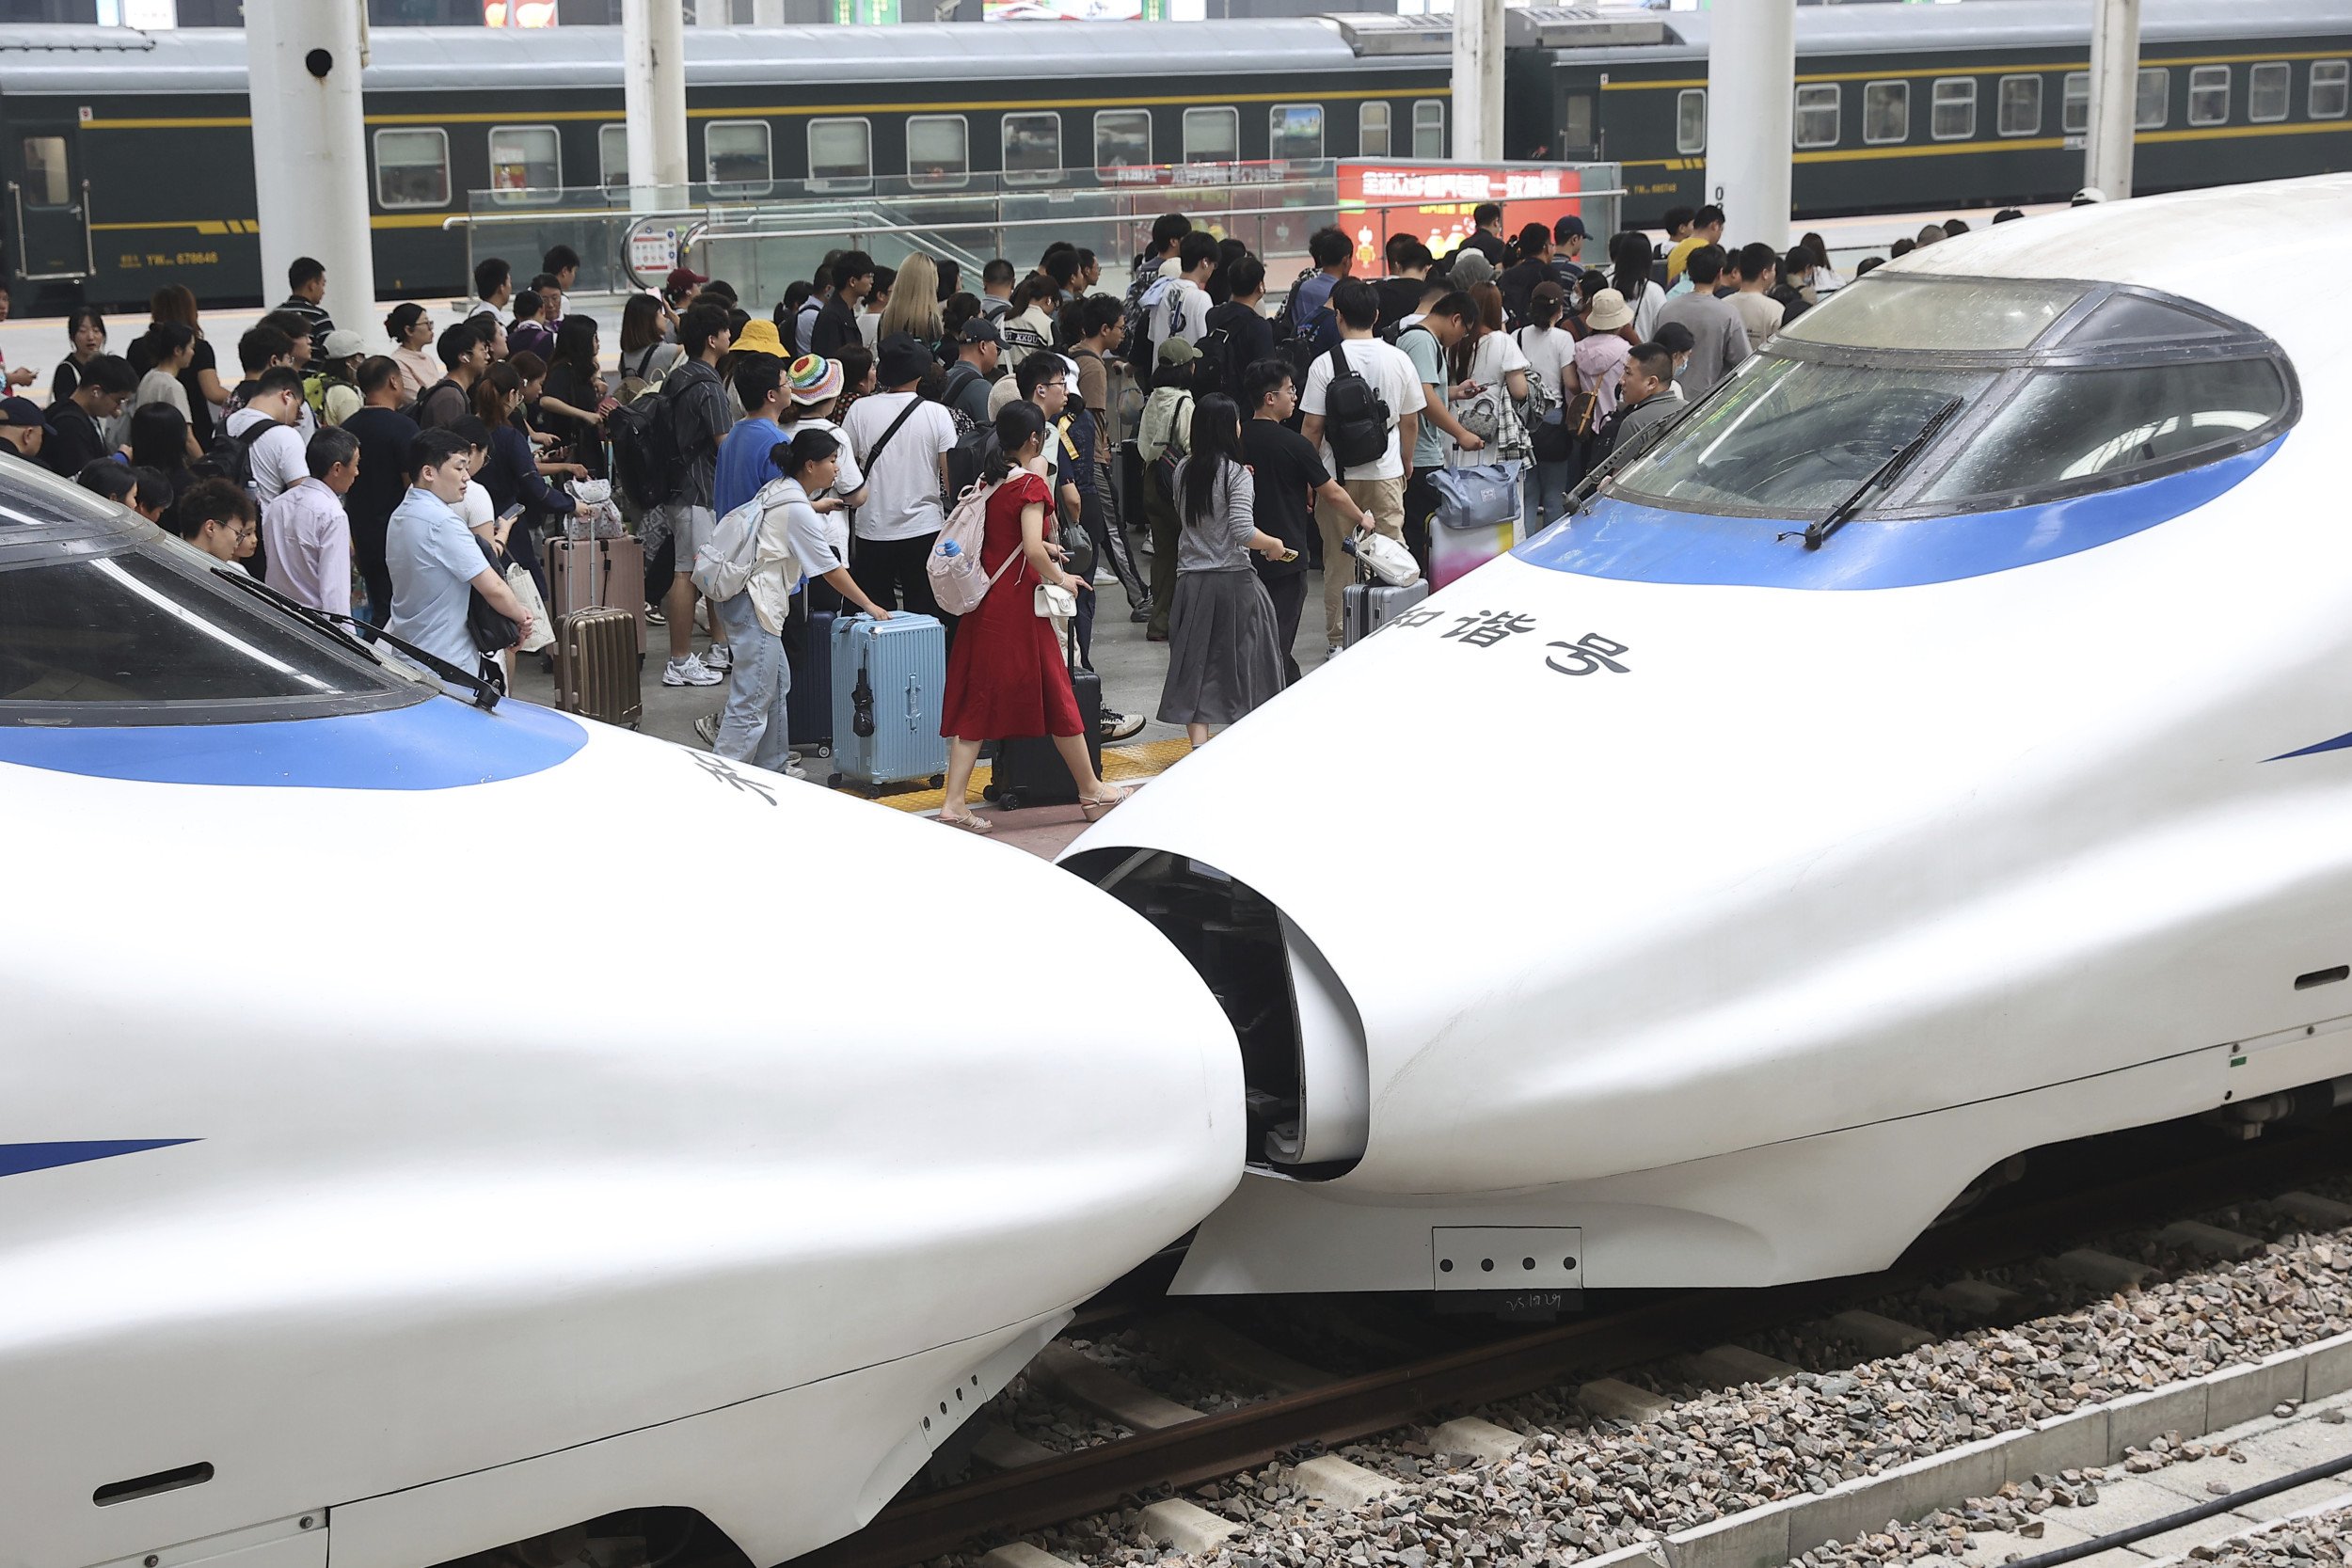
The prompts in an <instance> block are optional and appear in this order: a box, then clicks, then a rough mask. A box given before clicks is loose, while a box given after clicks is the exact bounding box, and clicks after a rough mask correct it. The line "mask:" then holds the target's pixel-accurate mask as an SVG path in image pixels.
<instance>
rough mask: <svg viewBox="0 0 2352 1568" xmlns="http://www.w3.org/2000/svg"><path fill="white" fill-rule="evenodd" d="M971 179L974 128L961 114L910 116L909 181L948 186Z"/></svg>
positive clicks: (929, 187) (922, 186)
mask: <svg viewBox="0 0 2352 1568" xmlns="http://www.w3.org/2000/svg"><path fill="white" fill-rule="evenodd" d="M971 179H972V130H971V126H970V124H969V122H967V121H966V120H965V119H964V118H963V117H962V116H961V115H909V116H908V117H907V183H908V184H910V185H914V186H916V187H918V188H920V189H924V190H945V189H949V188H952V187H954V186H957V185H963V184H968V183H970V182H971Z"/></svg>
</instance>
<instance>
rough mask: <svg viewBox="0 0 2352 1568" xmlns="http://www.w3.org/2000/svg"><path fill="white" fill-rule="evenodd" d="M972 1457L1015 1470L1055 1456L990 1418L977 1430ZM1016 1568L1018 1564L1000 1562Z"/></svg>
mask: <svg viewBox="0 0 2352 1568" xmlns="http://www.w3.org/2000/svg"><path fill="white" fill-rule="evenodd" d="M972 1457H973V1458H975V1459H977V1460H978V1461H979V1462H980V1463H981V1464H983V1465H987V1466H988V1467H989V1468H990V1469H992V1470H1018V1469H1019V1468H1021V1467H1022V1466H1023V1465H1040V1464H1042V1463H1044V1462H1045V1461H1046V1460H1049V1459H1051V1458H1053V1457H1054V1450H1053V1449H1049V1448H1047V1447H1046V1446H1045V1445H1044V1444H1042V1443H1032V1442H1030V1441H1029V1440H1028V1439H1027V1438H1026V1437H1023V1436H1021V1435H1019V1434H1018V1433H1010V1432H1007V1431H1006V1430H1005V1429H1004V1428H1003V1427H1000V1426H998V1425H996V1423H994V1422H993V1421H991V1422H990V1423H989V1424H988V1425H986V1426H984V1427H982V1428H981V1429H980V1435H979V1440H978V1441H977V1442H976V1443H974V1444H973V1445H972ZM1000 1568H1017V1565H1009V1564H1008V1565H1000Z"/></svg>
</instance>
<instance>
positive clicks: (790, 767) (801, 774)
mask: <svg viewBox="0 0 2352 1568" xmlns="http://www.w3.org/2000/svg"><path fill="white" fill-rule="evenodd" d="M784 776H785V777H786V778H787V779H805V778H807V777H808V769H807V768H803V767H802V766H801V765H800V762H799V760H798V759H797V758H796V759H794V760H793V761H790V762H787V763H786V764H785V765H784Z"/></svg>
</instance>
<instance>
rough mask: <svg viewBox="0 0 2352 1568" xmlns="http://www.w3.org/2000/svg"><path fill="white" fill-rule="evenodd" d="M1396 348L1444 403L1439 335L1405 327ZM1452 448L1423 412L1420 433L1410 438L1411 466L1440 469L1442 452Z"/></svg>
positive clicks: (1424, 383)
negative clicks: (1436, 391)
mask: <svg viewBox="0 0 2352 1568" xmlns="http://www.w3.org/2000/svg"><path fill="white" fill-rule="evenodd" d="M1396 346H1397V347H1399V348H1401V349H1403V350H1404V351H1405V357H1406V358H1407V359H1410V360H1411V361H1412V362H1413V373H1414V374H1415V375H1417V376H1419V377H1421V381H1422V386H1423V387H1435V388H1438V397H1437V401H1438V403H1440V404H1442V403H1444V402H1445V388H1446V373H1445V372H1446V367H1445V350H1444V349H1443V348H1441V347H1439V346H1438V335H1437V334H1436V333H1434V332H1432V331H1430V330H1429V329H1428V328H1427V327H1424V326H1419V325H1415V326H1408V327H1406V329H1405V330H1404V331H1402V332H1400V333H1398V334H1397V335H1396ZM1449 445H1451V443H1450V442H1449V441H1448V440H1447V439H1446V434H1445V432H1444V431H1442V430H1439V429H1438V421H1437V420H1433V419H1431V418H1430V417H1429V415H1428V413H1427V411H1426V410H1424V411H1423V412H1422V417H1421V434H1420V435H1419V436H1415V437H1414V439H1413V467H1415V468H1417V469H1419V468H1442V467H1445V450H1446V448H1447V447H1448V446H1449Z"/></svg>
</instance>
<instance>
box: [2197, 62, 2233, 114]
mask: <svg viewBox="0 0 2352 1568" xmlns="http://www.w3.org/2000/svg"><path fill="white" fill-rule="evenodd" d="M2188 122H2189V123H2190V124H2191V125H2227V124H2228V123H2229V122H2230V68H2229V67H2228V66H2226V65H2201V66H2197V67H2195V68H2194V69H2192V70H2191V71H2189V73H2188Z"/></svg>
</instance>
